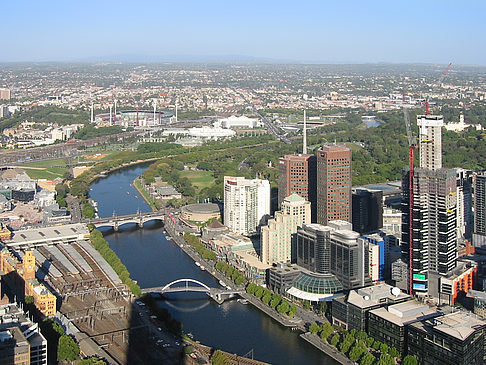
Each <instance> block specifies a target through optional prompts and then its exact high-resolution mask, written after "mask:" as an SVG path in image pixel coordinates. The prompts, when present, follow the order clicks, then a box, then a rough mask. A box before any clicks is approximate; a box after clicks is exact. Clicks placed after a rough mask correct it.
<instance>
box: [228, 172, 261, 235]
mask: <svg viewBox="0 0 486 365" xmlns="http://www.w3.org/2000/svg"><path fill="white" fill-rule="evenodd" d="M269 214H270V183H269V182H268V180H260V179H252V180H250V179H245V178H244V177H231V176H225V177H224V222H223V223H224V225H225V226H227V227H228V228H229V229H230V230H231V231H232V232H235V233H238V234H243V235H246V236H251V235H253V234H256V233H257V228H258V227H259V226H260V225H261V223H262V219H264V218H265V216H267V215H269Z"/></svg>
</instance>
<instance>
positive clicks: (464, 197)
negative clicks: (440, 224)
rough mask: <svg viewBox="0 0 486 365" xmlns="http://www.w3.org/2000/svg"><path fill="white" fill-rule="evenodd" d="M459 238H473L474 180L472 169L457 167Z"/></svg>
mask: <svg viewBox="0 0 486 365" xmlns="http://www.w3.org/2000/svg"><path fill="white" fill-rule="evenodd" d="M454 170H455V171H456V179H457V180H456V182H457V186H456V197H457V238H458V239H471V235H472V230H473V210H472V208H473V202H472V180H473V173H472V171H470V170H465V169H460V168H456V169H454Z"/></svg>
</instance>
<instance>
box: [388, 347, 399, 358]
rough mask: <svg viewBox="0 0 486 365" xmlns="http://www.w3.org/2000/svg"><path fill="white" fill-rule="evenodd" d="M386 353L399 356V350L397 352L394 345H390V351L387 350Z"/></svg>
mask: <svg viewBox="0 0 486 365" xmlns="http://www.w3.org/2000/svg"><path fill="white" fill-rule="evenodd" d="M388 353H389V354H390V355H391V356H392V357H398V358H399V357H400V352H398V350H397V349H396V347H395V346H392V347H390V351H388Z"/></svg>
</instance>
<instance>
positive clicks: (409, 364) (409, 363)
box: [402, 355, 418, 365]
mask: <svg viewBox="0 0 486 365" xmlns="http://www.w3.org/2000/svg"><path fill="white" fill-rule="evenodd" d="M402 364H403V365H417V364H418V360H417V358H416V357H415V356H413V355H407V356H405V357H404V358H403V363H402Z"/></svg>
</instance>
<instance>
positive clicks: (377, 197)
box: [352, 188, 383, 234]
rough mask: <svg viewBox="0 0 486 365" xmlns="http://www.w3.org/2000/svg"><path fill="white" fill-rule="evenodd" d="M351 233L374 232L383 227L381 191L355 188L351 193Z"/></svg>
mask: <svg viewBox="0 0 486 365" xmlns="http://www.w3.org/2000/svg"><path fill="white" fill-rule="evenodd" d="M352 223H353V231H355V232H359V233H361V234H365V233H371V232H376V231H378V230H379V229H381V228H382V227H383V191H381V190H371V189H363V188H357V189H353V193H352Z"/></svg>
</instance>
